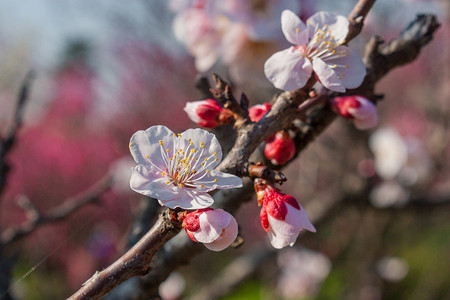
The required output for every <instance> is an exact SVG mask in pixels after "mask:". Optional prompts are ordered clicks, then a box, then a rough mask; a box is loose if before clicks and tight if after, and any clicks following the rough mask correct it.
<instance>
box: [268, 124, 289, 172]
mask: <svg viewBox="0 0 450 300" xmlns="http://www.w3.org/2000/svg"><path fill="white" fill-rule="evenodd" d="M264 154H265V155H266V157H267V159H269V160H270V162H271V163H272V164H274V165H284V164H285V163H287V162H288V161H289V160H291V159H292V158H293V157H294V155H295V144H294V141H293V140H292V138H291V137H290V136H289V133H288V132H287V131H278V132H277V133H275V135H273V136H272V137H270V138H269V139H268V140H267V143H266V146H265V148H264Z"/></svg>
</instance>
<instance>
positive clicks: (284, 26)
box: [281, 10, 308, 46]
mask: <svg viewBox="0 0 450 300" xmlns="http://www.w3.org/2000/svg"><path fill="white" fill-rule="evenodd" d="M305 29H306V25H305V23H303V22H302V20H300V18H299V17H298V16H297V15H296V14H294V13H293V12H292V11H290V10H284V11H283V12H282V13H281V30H282V31H283V34H284V36H285V37H286V39H287V40H288V41H289V42H290V43H291V44H294V45H301V46H304V45H306V44H307V43H308V31H307V30H305Z"/></svg>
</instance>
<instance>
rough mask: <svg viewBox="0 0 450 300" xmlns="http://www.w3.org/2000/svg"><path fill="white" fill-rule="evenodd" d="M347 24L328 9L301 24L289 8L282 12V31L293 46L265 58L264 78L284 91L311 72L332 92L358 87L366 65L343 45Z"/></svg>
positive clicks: (300, 84)
mask: <svg viewBox="0 0 450 300" xmlns="http://www.w3.org/2000/svg"><path fill="white" fill-rule="evenodd" d="M348 26H349V21H348V20H347V18H345V17H343V16H338V15H335V14H333V13H329V12H318V13H316V14H314V15H313V16H311V17H310V18H309V19H308V20H307V21H306V24H305V23H303V22H302V20H300V18H299V17H298V16H297V15H295V14H294V13H293V12H292V11H289V10H285V11H283V13H282V14H281V27H282V31H283V34H284V36H285V37H286V39H287V40H288V41H289V42H290V43H291V44H293V45H294V46H291V47H290V48H288V49H285V50H282V51H279V52H276V53H275V54H273V55H272V56H271V57H270V58H269V59H268V60H267V61H266V63H265V65H264V72H265V74H266V77H267V78H268V79H269V80H270V81H271V82H272V83H273V85H274V86H275V87H276V88H279V89H282V90H287V91H291V90H295V89H298V88H302V87H303V86H305V84H306V82H307V81H308V79H309V78H310V77H311V75H312V73H313V72H314V73H315V75H316V76H317V78H318V79H319V81H320V82H321V83H322V84H323V85H324V86H325V87H326V88H328V89H330V90H332V91H336V92H345V90H346V89H347V88H356V87H358V86H359V85H361V83H362V81H363V79H364V76H365V75H366V67H365V65H364V63H363V61H362V59H361V57H360V56H359V54H358V53H356V52H354V51H353V50H351V49H350V48H348V47H347V46H345V45H343V44H344V43H345V38H346V36H347V33H348Z"/></svg>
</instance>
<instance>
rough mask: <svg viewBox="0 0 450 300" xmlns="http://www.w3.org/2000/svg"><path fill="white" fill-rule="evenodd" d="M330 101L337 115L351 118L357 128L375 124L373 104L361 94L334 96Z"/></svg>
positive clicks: (375, 117)
mask: <svg viewBox="0 0 450 300" xmlns="http://www.w3.org/2000/svg"><path fill="white" fill-rule="evenodd" d="M331 103H332V105H333V108H334V110H335V111H336V112H337V113H338V114H339V115H341V116H342V117H344V118H348V119H352V120H353V123H354V124H355V127H356V128H358V129H361V130H364V129H369V128H372V127H374V126H376V125H377V122H378V115H377V109H376V107H375V105H374V104H373V103H372V102H371V101H370V100H368V99H366V98H364V97H362V96H345V97H335V98H334V99H333V100H332V102H331Z"/></svg>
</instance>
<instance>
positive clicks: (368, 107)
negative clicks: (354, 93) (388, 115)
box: [347, 97, 377, 119]
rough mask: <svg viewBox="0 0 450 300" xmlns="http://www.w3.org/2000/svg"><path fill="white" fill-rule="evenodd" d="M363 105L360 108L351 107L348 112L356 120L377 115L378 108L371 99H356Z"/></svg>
mask: <svg viewBox="0 0 450 300" xmlns="http://www.w3.org/2000/svg"><path fill="white" fill-rule="evenodd" d="M356 100H357V101H358V102H359V103H360V104H361V105H360V106H359V107H349V108H348V109H347V110H348V112H349V113H350V114H351V115H352V116H353V117H355V118H356V119H364V118H368V117H370V116H372V115H374V114H376V113H377V108H376V106H375V104H373V103H372V102H371V101H370V100H369V99H366V98H364V97H356Z"/></svg>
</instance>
